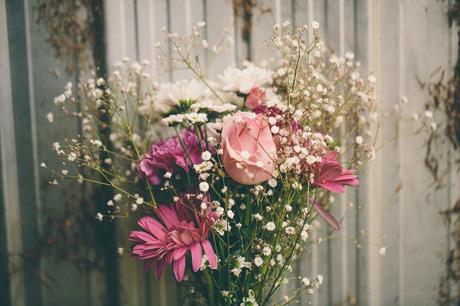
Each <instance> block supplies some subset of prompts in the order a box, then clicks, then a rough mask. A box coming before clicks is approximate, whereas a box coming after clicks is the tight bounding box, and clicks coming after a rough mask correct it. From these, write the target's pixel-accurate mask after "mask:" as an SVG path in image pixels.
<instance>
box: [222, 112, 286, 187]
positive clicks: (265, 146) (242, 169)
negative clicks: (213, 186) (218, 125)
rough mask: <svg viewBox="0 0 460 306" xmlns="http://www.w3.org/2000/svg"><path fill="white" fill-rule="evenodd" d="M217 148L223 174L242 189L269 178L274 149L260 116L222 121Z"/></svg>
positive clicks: (240, 114)
mask: <svg viewBox="0 0 460 306" xmlns="http://www.w3.org/2000/svg"><path fill="white" fill-rule="evenodd" d="M221 147H222V149H223V163H224V168H225V171H226V172H227V174H228V175H229V176H230V177H231V178H232V179H234V180H235V181H237V182H238V183H241V184H244V185H252V184H259V183H261V182H264V181H267V180H269V179H270V178H271V177H272V174H273V171H274V170H275V162H274V161H275V160H276V157H277V156H276V145H275V142H274V141H273V136H272V133H271V132H270V126H269V124H268V122H267V120H266V118H265V116H263V115H262V114H254V113H248V112H238V113H236V114H235V115H233V116H232V117H228V118H227V119H226V120H225V121H224V125H223V128H222V140H221Z"/></svg>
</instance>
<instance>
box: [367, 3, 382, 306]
mask: <svg viewBox="0 0 460 306" xmlns="http://www.w3.org/2000/svg"><path fill="white" fill-rule="evenodd" d="M380 4H381V2H380V0H368V12H367V16H368V18H369V31H368V51H367V52H368V56H367V58H368V59H369V67H370V69H371V70H373V71H374V74H375V75H376V77H377V83H376V94H377V97H381V86H382V84H381V79H382V78H381V77H382V71H381V70H382V69H381V54H380V52H381V31H382V28H381V20H380V13H381V12H380V11H381V9H380ZM375 129H376V127H375ZM374 132H375V130H374ZM380 142H381V136H378V138H377V143H378V145H379V144H380ZM382 162H383V161H382V157H381V156H377V157H376V159H375V160H374V161H373V162H372V164H371V165H370V167H369V170H370V175H369V188H368V190H366V192H367V195H366V198H367V199H374V201H372V205H369V207H368V211H367V216H366V219H367V222H368V225H369V229H368V234H369V241H368V242H367V263H368V264H367V265H368V270H367V275H366V276H367V278H368V283H369V284H368V292H367V300H368V305H370V306H379V305H380V304H381V299H380V296H381V292H380V291H381V288H380V258H379V255H378V252H377V251H376V247H375V246H374V245H373V244H372V241H377V240H379V239H380V238H381V231H382V225H381V218H380V216H381V206H382V186H381V184H380V178H381V176H382V167H383V164H382Z"/></svg>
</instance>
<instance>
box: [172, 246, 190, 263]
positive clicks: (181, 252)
mask: <svg viewBox="0 0 460 306" xmlns="http://www.w3.org/2000/svg"><path fill="white" fill-rule="evenodd" d="M188 250H189V248H188V247H182V248H178V249H175V250H174V251H173V259H174V260H178V259H179V258H181V257H183V256H184V255H185V253H186V252H187V251H188Z"/></svg>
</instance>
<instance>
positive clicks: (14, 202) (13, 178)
mask: <svg viewBox="0 0 460 306" xmlns="http://www.w3.org/2000/svg"><path fill="white" fill-rule="evenodd" d="M6 18H7V16H6V3H5V0H0V41H1V42H2V43H0V68H1V69H0V71H2V74H1V75H0V85H1V86H0V98H1V101H2V103H0V110H1V112H0V116H1V118H2V120H0V147H1V152H0V153H1V160H0V162H1V164H2V165H1V171H2V175H1V176H2V178H3V180H2V181H1V183H2V191H3V193H2V194H1V196H2V202H3V204H4V206H3V207H2V209H3V210H4V218H5V242H6V250H5V258H6V262H7V271H6V272H7V273H8V275H7V277H8V278H9V281H8V282H9V288H8V289H9V294H8V295H9V299H10V301H9V302H12V299H13V298H14V302H15V306H16V305H17V306H25V305H26V301H25V295H24V286H23V284H24V275H23V273H22V271H23V267H22V262H21V258H20V256H19V253H20V252H22V244H21V236H22V231H21V227H18V226H17V225H18V224H19V222H20V212H19V210H20V208H19V206H18V204H19V192H18V178H17V166H16V163H17V161H16V140H15V133H14V122H13V101H12V89H11V86H12V83H11V76H10V72H11V68H10V55H9V49H8V24H7V20H6ZM6 178H8V185H7V180H6ZM7 203H8V204H7ZM14 271H17V272H14Z"/></svg>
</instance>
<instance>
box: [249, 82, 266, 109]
mask: <svg viewBox="0 0 460 306" xmlns="http://www.w3.org/2000/svg"><path fill="white" fill-rule="evenodd" d="M265 100H267V95H266V94H265V91H264V90H263V89H261V88H260V87H253V88H252V89H251V91H250V92H249V94H248V96H247V97H246V102H245V103H244V104H245V105H246V107H247V108H249V109H255V108H256V107H258V106H260V105H262V104H263V103H264V102H265Z"/></svg>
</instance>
